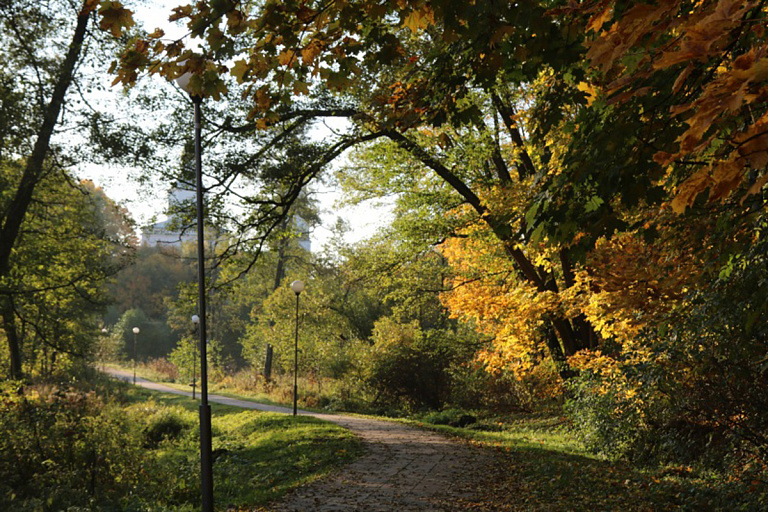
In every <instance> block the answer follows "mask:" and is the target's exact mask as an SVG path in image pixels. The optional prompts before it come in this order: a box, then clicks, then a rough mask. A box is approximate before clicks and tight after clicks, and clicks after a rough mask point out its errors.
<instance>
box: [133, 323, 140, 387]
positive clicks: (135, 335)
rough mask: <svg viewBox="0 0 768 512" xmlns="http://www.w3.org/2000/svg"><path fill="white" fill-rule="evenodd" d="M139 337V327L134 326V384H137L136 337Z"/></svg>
mask: <svg viewBox="0 0 768 512" xmlns="http://www.w3.org/2000/svg"><path fill="white" fill-rule="evenodd" d="M138 337H139V328H138V327H134V328H133V385H134V386H135V385H136V339H137V338H138Z"/></svg>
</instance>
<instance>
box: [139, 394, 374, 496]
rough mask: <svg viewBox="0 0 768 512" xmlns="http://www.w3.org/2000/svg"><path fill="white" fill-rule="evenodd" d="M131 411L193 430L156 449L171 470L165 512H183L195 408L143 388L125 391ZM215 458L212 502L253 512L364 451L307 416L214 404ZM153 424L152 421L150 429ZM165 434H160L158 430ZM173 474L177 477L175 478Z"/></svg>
mask: <svg viewBox="0 0 768 512" xmlns="http://www.w3.org/2000/svg"><path fill="white" fill-rule="evenodd" d="M126 393H127V395H128V397H129V399H130V401H131V402H133V405H131V406H130V407H133V408H140V409H141V408H144V409H146V414H147V415H148V416H151V415H153V414H159V416H160V417H161V419H160V420H158V422H157V423H162V422H163V421H165V424H172V423H173V422H172V421H170V422H169V421H168V420H167V415H166V419H165V420H163V419H162V414H161V413H158V412H157V410H159V409H163V408H167V409H170V410H172V411H175V413H174V414H175V415H176V416H177V421H178V422H181V423H182V424H186V425H193V429H192V435H190V436H186V437H183V438H180V439H178V440H176V442H165V443H161V444H160V446H159V448H158V450H157V457H158V461H159V464H160V465H161V466H163V467H166V468H168V471H167V472H165V474H166V475H167V477H168V478H169V481H168V482H167V484H168V491H167V493H166V496H165V497H164V499H166V500H167V507H168V508H166V510H180V511H181V510H187V506H186V505H187V504H186V503H184V502H185V501H189V500H192V502H194V500H197V499H198V498H197V495H198V494H197V493H198V492H199V483H198V482H197V480H198V475H199V473H198V472H199V462H198V458H199V447H198V442H199V438H198V436H197V430H196V428H194V427H196V425H197V411H198V406H199V402H197V401H195V400H192V399H191V398H188V397H184V396H179V395H172V394H164V393H157V392H153V391H148V390H144V389H140V388H132V387H131V388H129V389H128V390H127V391H126ZM211 408H212V427H213V453H214V502H215V503H216V509H217V510H254V509H258V507H260V506H264V505H266V504H267V503H269V502H270V501H272V500H275V499H277V498H279V497H280V496H282V495H283V494H285V493H286V492H287V491H289V490H291V489H293V488H294V487H297V486H299V485H303V484H306V483H308V482H311V481H313V480H315V479H317V478H320V477H322V476H324V475H326V474H328V473H329V472H331V471H332V470H333V469H334V468H336V467H338V466H340V465H343V464H345V463H347V462H349V461H351V460H353V459H354V458H356V457H357V456H358V455H359V454H360V451H361V445H360V443H359V441H358V440H357V438H355V437H354V435H353V434H351V433H350V432H349V431H348V430H346V429H343V428H341V427H339V426H337V425H334V424H331V423H328V422H324V421H321V420H318V419H315V418H312V417H307V416H298V417H296V418H294V417H293V416H289V415H285V414H274V413H266V412H259V411H244V410H242V409H239V408H236V407H230V406H226V405H220V404H211ZM152 425H153V423H152V422H151V420H150V427H149V428H151V427H152ZM162 428H166V429H167V428H168V427H162V426H161V427H160V428H159V429H160V430H162ZM173 468H178V471H175V472H174V471H173Z"/></svg>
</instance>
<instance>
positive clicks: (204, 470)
mask: <svg viewBox="0 0 768 512" xmlns="http://www.w3.org/2000/svg"><path fill="white" fill-rule="evenodd" d="M211 438H212V433H211V406H210V405H208V404H204V405H203V404H201V405H200V477H201V479H200V484H201V485H200V487H201V490H202V498H203V512H213V460H212V449H211V446H212V445H211Z"/></svg>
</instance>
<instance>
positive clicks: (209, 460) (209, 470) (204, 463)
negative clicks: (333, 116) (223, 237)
mask: <svg viewBox="0 0 768 512" xmlns="http://www.w3.org/2000/svg"><path fill="white" fill-rule="evenodd" d="M191 78H192V73H185V74H183V75H182V76H180V77H179V78H177V79H176V83H177V84H178V86H179V87H181V89H183V90H184V91H185V92H186V93H187V94H189V95H190V97H191V98H192V103H193V105H194V112H195V188H196V192H197V193H196V196H197V197H196V199H197V201H196V205H197V212H196V213H197V289H198V313H199V315H200V316H199V317H198V318H199V320H200V488H201V491H202V505H203V512H213V457H212V449H211V441H212V440H211V438H212V432H211V406H210V405H209V404H208V363H207V354H206V339H205V338H206V329H205V316H206V315H205V233H204V229H203V170H202V143H201V117H202V116H201V113H200V106H201V103H202V102H203V97H202V96H200V95H198V94H195V93H193V92H192V91H191V89H190V86H189V85H190V84H189V82H190V79H191Z"/></svg>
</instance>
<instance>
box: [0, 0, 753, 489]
mask: <svg viewBox="0 0 768 512" xmlns="http://www.w3.org/2000/svg"><path fill="white" fill-rule="evenodd" d="M0 11H1V12H2V30H3V35H4V39H3V40H4V41H8V43H7V44H5V45H4V47H3V48H2V50H1V51H2V58H3V61H4V62H5V63H7V65H6V66H5V67H4V69H3V70H2V72H0V100H1V102H0V106H1V107H2V109H1V110H0V117H1V118H2V123H0V166H2V167H1V168H0V169H1V170H2V176H1V177H0V179H2V188H1V189H0V319H1V321H2V331H0V336H1V337H2V338H0V339H2V345H1V346H2V348H0V359H2V361H3V370H2V371H3V372H5V377H6V383H7V385H8V386H11V383H19V382H24V383H26V385H27V386H28V385H29V384H30V383H31V382H53V381H61V379H64V380H71V379H74V380H75V381H78V380H79V381H83V380H86V381H87V380H88V378H86V377H85V376H86V375H88V367H89V365H90V364H91V363H92V362H93V361H94V360H96V359H104V358H118V359H120V358H122V359H123V360H131V359H138V360H140V361H146V362H147V363H148V364H150V366H152V367H154V368H155V369H158V370H162V373H164V374H165V375H166V377H167V378H171V379H175V380H178V381H179V382H189V381H190V379H191V378H192V377H191V376H190V375H189V373H190V372H191V371H192V368H193V366H192V363H191V362H192V361H193V356H194V350H195V342H194V341H193V340H194V338H193V336H192V332H191V327H192V325H191V323H190V321H189V318H190V317H191V315H192V314H194V312H195V308H196V306H195V299H194V297H195V286H194V284H193V280H194V274H193V266H194V263H195V262H194V258H193V257H192V253H191V251H187V250H185V249H184V248H182V249H181V250H178V251H169V250H160V249H157V248H149V247H140V246H139V245H138V243H137V240H136V237H135V234H134V231H133V226H132V225H131V222H130V219H129V217H128V215H127V212H126V211H125V210H124V209H121V208H120V207H118V206H117V205H115V204H114V202H112V201H111V200H110V199H109V198H107V197H106V196H105V195H104V194H103V192H101V191H100V190H98V189H95V188H94V187H93V186H92V185H90V184H88V183H87V182H80V181H78V180H77V179H76V178H75V176H77V175H78V173H77V169H78V168H81V167H82V166H84V165H87V164H88V163H93V162H109V163H110V164H112V165H117V164H119V165H126V166H131V167H133V168H137V169H141V170H142V172H141V173H140V175H139V183H142V184H145V185H146V184H151V186H158V185H157V184H158V183H162V184H164V185H165V186H167V185H170V184H173V183H181V184H191V183H192V180H191V176H190V171H189V168H188V166H186V165H185V162H186V161H187V160H185V158H188V157H185V155H188V151H182V148H184V147H185V146H188V141H189V138H190V135H191V126H190V125H191V123H190V120H189V117H190V110H191V106H190V101H189V98H188V97H187V96H185V95H184V94H182V93H180V91H178V90H176V89H173V88H171V87H158V86H157V80H156V79H155V83H152V80H153V79H154V78H153V77H156V76H157V75H159V76H161V77H164V78H166V79H168V80H173V79H175V78H177V77H178V76H180V75H181V74H182V73H185V72H190V73H192V74H193V77H192V80H191V82H190V85H191V87H192V93H193V94H194V95H196V96H199V97H201V98H203V115H204V130H205V131H204V157H205V160H204V163H203V168H204V170H205V173H206V193H207V207H206V208H207V210H206V212H205V213H206V217H207V219H208V222H209V223H210V226H209V228H210V230H209V231H210V232H215V233H218V236H217V237H216V243H215V244H213V243H211V244H210V245H211V249H212V251H211V256H210V259H209V261H207V262H206V263H207V266H208V277H209V282H208V293H209V297H210V301H211V312H210V315H211V318H210V325H211V329H210V339H211V341H210V344H211V348H212V350H211V361H210V364H211V366H212V368H213V374H214V379H215V380H216V381H219V382H220V383H222V384H230V385H239V386H241V387H246V388H248V387H250V388H253V389H267V388H269V387H270V386H275V385H277V386H279V379H280V378H281V376H283V375H287V374H289V373H290V371H291V363H292V356H293V354H292V351H291V347H292V342H293V339H292V333H293V329H294V324H293V315H294V309H293V308H294V307H295V301H296V298H295V296H294V294H293V293H292V292H291V291H290V289H289V288H288V287H287V286H286V285H287V283H290V282H291V280H293V279H302V280H304V281H305V282H306V284H307V291H306V292H305V293H304V294H302V296H301V309H300V311H301V313H300V314H301V316H300V322H301V329H300V340H299V343H300V346H301V350H302V352H301V358H300V366H299V372H300V374H301V376H302V378H303V379H304V385H303V387H304V388H306V389H310V390H311V392H307V393H305V394H304V395H303V397H302V399H303V400H304V405H305V406H313V407H327V408H333V409H337V410H352V411H365V412H378V413H386V414H409V413H411V414H412V413H419V412H421V413H424V412H425V411H430V410H437V411H439V410H445V409H446V408H448V409H451V408H452V409H453V410H461V411H467V412H471V414H466V415H465V414H461V416H467V415H469V416H473V417H475V419H477V418H478V417H480V418H482V417H483V416H484V415H485V416H489V417H490V416H492V415H493V414H499V413H504V412H509V411H542V410H549V411H556V412H557V413H559V414H562V415H564V416H565V417H567V418H569V420H568V421H569V422H570V424H571V425H572V427H573V428H574V429H575V430H576V431H577V432H578V433H579V435H580V436H581V439H582V440H583V442H584V444H585V446H587V447H588V448H589V449H591V450H593V451H595V452H596V453H600V454H602V455H604V456H606V457H612V458H624V459H627V460H630V461H633V462H635V463H658V462H669V461H675V462H677V463H683V464H702V465H704V466H706V467H710V468H712V469H713V470H716V471H721V472H723V473H724V474H726V475H729V477H731V478H737V479H740V480H743V481H745V482H747V481H748V482H756V483H757V484H761V483H762V484H764V478H765V463H766V460H767V458H768V438H766V435H767V434H766V432H768V428H767V427H768V413H766V411H768V386H767V385H766V379H765V372H766V370H768V346H766V344H767V342H766V328H765V325H766V322H765V316H766V305H767V304H768V303H767V302H766V299H767V295H768V281H767V280H766V277H765V276H766V271H767V270H768V269H767V268H766V258H765V252H766V247H765V233H764V229H765V226H766V218H765V213H766V208H765V207H766V202H765V201H766V198H765V194H766V191H765V190H764V186H765V184H766V182H768V172H766V171H767V169H766V166H768V131H767V130H768V128H767V127H768V111H767V110H766V100H767V99H768V54H767V52H768V47H767V46H766V39H765V21H766V15H767V14H768V7H766V5H765V3H764V2H759V1H754V2H743V1H732V0H718V1H704V2H686V1H681V0H661V1H658V2H655V3H653V4H645V3H641V2H614V1H610V0H600V1H596V2H589V3H575V2H572V3H569V2H557V1H553V2H540V1H528V0H525V1H522V2H516V3H507V2H494V1H487V2H480V1H477V2H464V3H461V4H457V3H456V2H450V1H448V0H434V1H426V0H400V1H398V2H386V3H381V2H375V1H373V0H359V1H343V0H339V1H327V2H299V1H284V2H275V1H266V2H239V1H234V0H218V1H215V2H200V3H197V4H194V5H192V4H190V5H181V6H178V7H175V8H174V9H173V11H172V14H171V20H172V21H177V22H179V23H180V24H181V25H182V26H184V27H186V29H187V31H188V34H187V35H186V36H185V37H182V38H181V39H169V38H167V37H166V36H165V33H164V31H163V30H160V29H158V30H154V31H152V32H146V31H144V30H143V29H142V28H140V27H136V26H135V25H134V23H133V18H132V12H131V10H130V9H129V8H127V7H125V6H124V5H122V4H121V3H120V2H116V1H103V2H98V1H95V0H86V1H85V2H71V1H65V0H51V1H50V2H42V3H41V2H34V3H32V2H25V1H4V2H2V3H1V4H0ZM105 71H108V72H109V73H110V74H111V75H112V76H114V85H115V86H119V85H122V86H123V88H124V89H123V91H124V92H123V93H122V94H116V93H114V92H115V91H116V89H112V91H113V94H110V95H106V93H98V94H94V92H95V91H97V90H98V89H99V87H100V85H98V83H97V79H96V77H98V76H100V75H102V74H103V73H104V72H105ZM105 103H108V104H109V107H108V108H106V107H105ZM337 118H342V119H344V120H345V122H344V123H336V124H334V125H333V129H329V130H328V131H327V133H328V135H327V136H325V137H324V138H323V139H321V140H318V139H317V137H310V136H309V133H310V132H311V130H313V128H314V127H316V126H317V125H319V124H322V123H323V122H324V121H326V120H328V119H337ZM342 156H346V160H345V164H344V165H343V166H338V165H337V166H335V167H333V164H334V162H337V161H338V160H339V159H340V158H341V157H342ZM319 180H333V181H335V182H336V183H338V184H339V185H340V186H341V187H343V189H344V190H345V192H346V194H347V197H348V200H349V201H364V200H369V199H376V198H388V199H389V200H390V201H392V202H393V204H394V212H393V222H392V223H391V225H390V226H388V227H387V228H385V229H383V230H381V232H380V233H378V234H377V235H376V236H374V237H372V238H371V239H369V240H366V241H363V242H360V243H357V244H354V245H348V244H345V243H344V242H343V237H342V234H343V230H344V226H343V223H340V224H339V226H338V228H337V235H338V236H336V237H335V239H334V242H333V243H331V244H329V250H328V251H327V252H325V253H324V254H310V253H307V252H306V251H304V250H302V249H301V248H300V247H299V245H298V243H297V241H298V238H299V237H300V233H299V232H298V230H297V225H298V223H297V221H296V219H297V217H300V218H301V219H303V221H304V222H306V223H308V224H309V226H310V227H311V226H312V225H313V224H316V223H317V221H318V215H317V204H316V202H315V201H313V198H312V194H311V193H310V192H311V187H312V186H313V185H314V184H315V183H316V182H318V181H319ZM168 213H169V214H170V215H172V217H173V218H174V219H176V223H177V224H178V225H177V226H175V227H176V228H178V229H179V230H181V231H185V230H189V229H193V228H194V218H195V211H194V207H193V206H192V205H188V204H181V205H178V208H177V209H176V210H175V211H169V212H168ZM133 327H139V328H140V334H139V335H136V336H134V335H133V333H132V329H133ZM268 346H270V347H271V348H272V349H273V350H274V357H273V359H272V365H271V368H270V369H269V370H268V371H266V372H265V370H267V369H266V368H265V364H266V361H265V356H266V353H267V350H268ZM150 361H153V362H152V363H150ZM265 373H266V375H265ZM275 382H277V384H275ZM18 385H19V384H13V386H14V387H16V386H18ZM8 389H11V387H8ZM11 403H15V402H9V404H11ZM10 406H11V405H9V407H10ZM14 407H15V405H14ZM480 424H481V425H483V423H482V421H481V422H480ZM490 424H491V423H490V422H488V423H485V424H484V425H486V427H488V425H490ZM488 428H490V427H488Z"/></svg>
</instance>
